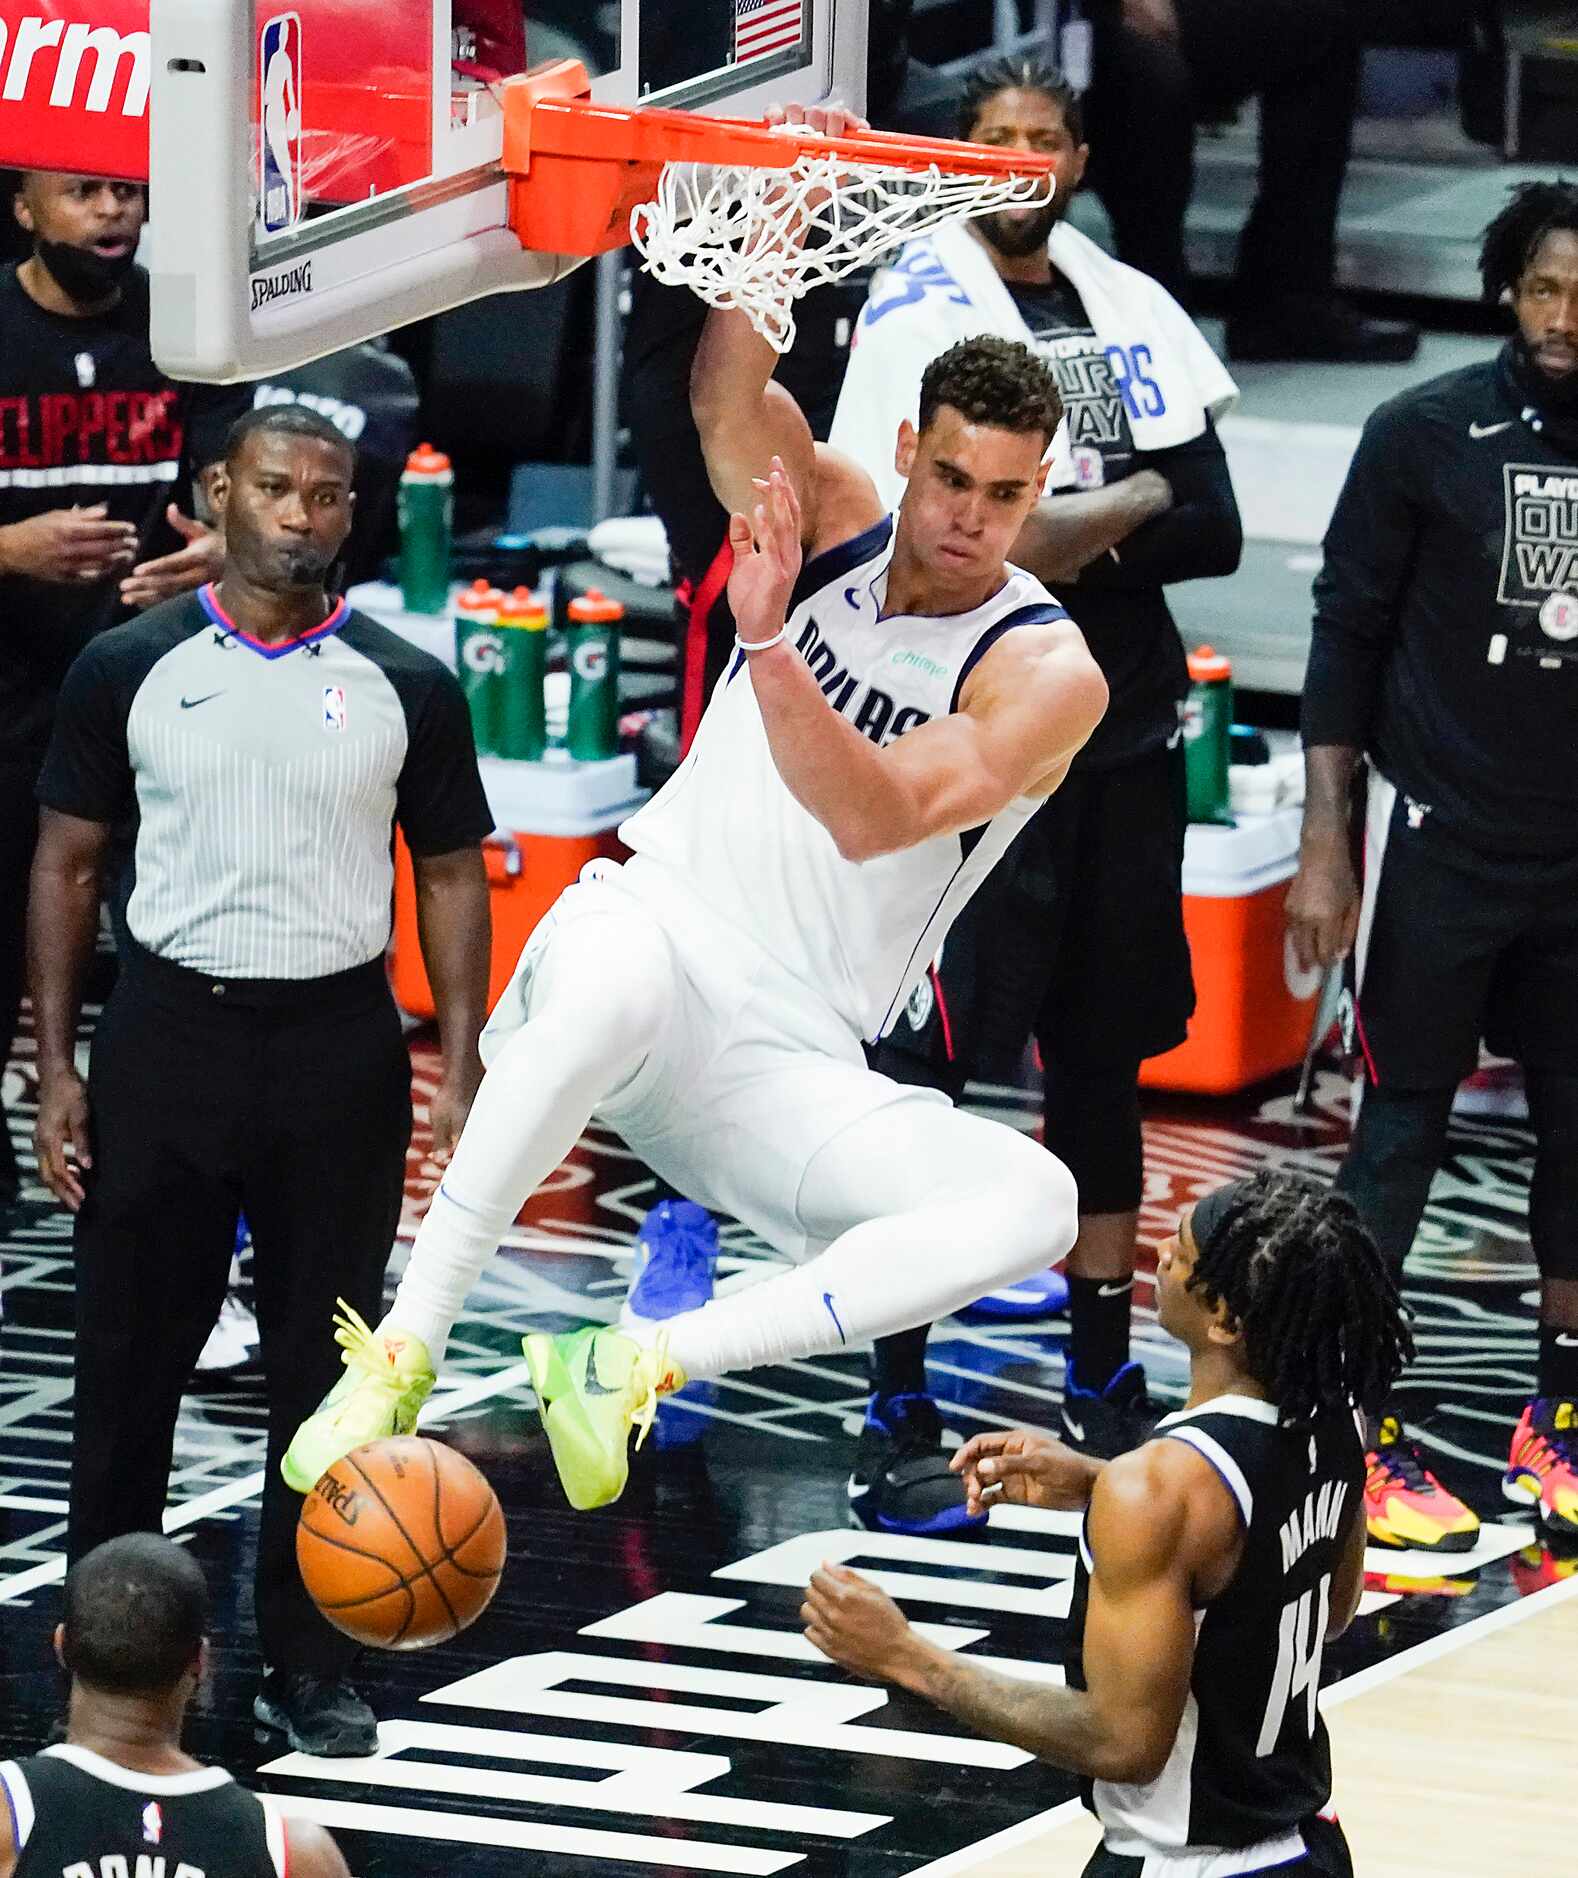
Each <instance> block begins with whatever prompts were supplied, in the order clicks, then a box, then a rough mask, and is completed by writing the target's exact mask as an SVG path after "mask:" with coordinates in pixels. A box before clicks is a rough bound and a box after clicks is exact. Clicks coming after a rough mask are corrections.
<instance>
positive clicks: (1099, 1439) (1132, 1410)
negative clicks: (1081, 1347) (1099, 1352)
mask: <svg viewBox="0 0 1578 1878" xmlns="http://www.w3.org/2000/svg"><path fill="white" fill-rule="evenodd" d="M1160 1418H1161V1410H1160V1409H1159V1408H1157V1406H1156V1405H1155V1403H1154V1402H1152V1401H1151V1399H1150V1397H1149V1396H1148V1395H1147V1394H1146V1393H1145V1371H1144V1370H1143V1369H1142V1368H1141V1367H1140V1365H1139V1364H1138V1363H1125V1364H1123V1365H1122V1367H1121V1368H1119V1369H1116V1370H1114V1372H1113V1373H1112V1375H1111V1376H1110V1377H1109V1378H1108V1380H1107V1386H1106V1387H1105V1388H1104V1389H1082V1388H1080V1386H1079V1384H1078V1383H1077V1382H1076V1381H1075V1380H1074V1365H1073V1364H1072V1363H1070V1364H1069V1366H1068V1369H1067V1372H1066V1374H1065V1376H1064V1379H1063V1417H1062V1420H1063V1428H1062V1433H1063V1439H1064V1440H1065V1441H1066V1442H1067V1443H1068V1445H1069V1446H1070V1447H1071V1448H1078V1449H1079V1451H1080V1453H1081V1454H1089V1455H1091V1456H1093V1457H1094V1458H1095V1459H1097V1460H1101V1461H1111V1460H1116V1458H1117V1457H1118V1456H1119V1455H1120V1454H1127V1453H1128V1452H1129V1450H1130V1449H1131V1448H1137V1447H1139V1446H1141V1445H1142V1444H1143V1443H1144V1442H1147V1441H1149V1440H1150V1438H1151V1436H1152V1434H1153V1433H1154V1432H1155V1429H1156V1424H1157V1422H1158V1421H1159V1420H1160Z"/></svg>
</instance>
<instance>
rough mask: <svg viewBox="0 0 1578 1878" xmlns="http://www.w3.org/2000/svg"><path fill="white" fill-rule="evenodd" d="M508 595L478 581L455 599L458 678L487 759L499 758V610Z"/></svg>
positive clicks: (501, 668)
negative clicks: (489, 757)
mask: <svg viewBox="0 0 1578 1878" xmlns="http://www.w3.org/2000/svg"><path fill="white" fill-rule="evenodd" d="M503 599H504V596H503V594H502V593H500V592H499V590H498V588H497V587H494V586H492V585H490V584H489V582H487V581H485V580H474V581H473V582H472V583H471V585H470V586H469V587H467V588H465V589H464V590H463V591H462V592H460V593H458V594H456V596H455V676H456V677H457V678H458V679H459V680H460V688H461V690H462V691H463V692H465V694H466V706H467V708H468V709H469V710H470V712H471V734H472V736H473V737H474V738H475V739H476V743H477V750H478V752H479V753H480V754H481V755H483V756H498V755H499V754H500V751H499V736H500V719H501V716H502V708H501V706H502V698H501V692H502V681H503V675H504V647H503V644H502V643H501V635H500V632H499V624H498V621H499V607H500V605H501V603H502V602H503Z"/></svg>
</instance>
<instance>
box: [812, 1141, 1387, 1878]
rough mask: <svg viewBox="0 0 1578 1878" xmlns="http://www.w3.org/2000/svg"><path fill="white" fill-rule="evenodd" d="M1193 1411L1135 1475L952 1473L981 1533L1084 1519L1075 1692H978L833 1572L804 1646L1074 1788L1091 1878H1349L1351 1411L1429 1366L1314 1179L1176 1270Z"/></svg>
mask: <svg viewBox="0 0 1578 1878" xmlns="http://www.w3.org/2000/svg"><path fill="white" fill-rule="evenodd" d="M1156 1300H1157V1316H1158V1319H1159V1321H1160V1323H1161V1325H1162V1327H1163V1329H1165V1330H1167V1331H1169V1332H1170V1333H1171V1334H1172V1335H1173V1336H1175V1337H1177V1338H1179V1339H1180V1341H1181V1342H1183V1343H1184V1344H1185V1345H1186V1347H1187V1348H1188V1351H1189V1383H1190V1387H1189V1399H1188V1402H1187V1403H1186V1404H1185V1406H1184V1408H1183V1409H1181V1410H1180V1411H1179V1412H1178V1413H1177V1414H1175V1415H1169V1416H1166V1417H1164V1418H1163V1420H1162V1421H1161V1422H1160V1423H1159V1424H1158V1426H1157V1430H1156V1434H1155V1436H1154V1438H1153V1439H1152V1440H1150V1441H1148V1442H1147V1443H1146V1444H1145V1445H1144V1446H1143V1447H1141V1448H1138V1449H1136V1450H1134V1452H1132V1453H1130V1454H1126V1455H1123V1456H1121V1457H1120V1458H1119V1459H1118V1460H1116V1461H1109V1462H1100V1461H1094V1460H1091V1459H1089V1458H1087V1457H1085V1456H1082V1455H1079V1454H1076V1453H1075V1452H1074V1451H1073V1450H1072V1449H1069V1448H1066V1447H1064V1446H1063V1444H1062V1443H1061V1442H1059V1441H1055V1440H1053V1438H1052V1437H1051V1436H1049V1435H1043V1434H1040V1433H1037V1432H1035V1431H1032V1430H1029V1429H1016V1430H1010V1431H1008V1432H1006V1433H993V1434H987V1435H977V1436H976V1437H975V1438H974V1439H973V1440H972V1441H970V1442H968V1443H967V1444H966V1445H965V1446H964V1447H963V1448H962V1449H961V1450H960V1451H959V1453H958V1454H957V1455H956V1456H955V1457H954V1460H953V1463H952V1465H953V1466H954V1468H955V1469H956V1471H958V1472H959V1473H961V1474H962V1475H963V1476H964V1481H965V1488H966V1494H967V1501H968V1505H969V1507H970V1510H971V1511H972V1512H976V1513H979V1512H981V1511H982V1510H984V1509H985V1507H987V1506H989V1505H990V1504H991V1501H992V1499H993V1498H994V1497H996V1496H997V1495H1001V1497H1002V1498H1003V1499H1004V1500H1008V1501H1012V1502H1014V1503H1016V1504H1019V1505H1028V1506H1041V1507H1062V1508H1078V1507H1084V1508H1085V1509H1086V1512H1085V1519H1084V1523H1083V1527H1082V1530H1081V1534H1080V1554H1079V1564H1078V1568H1077V1570H1076V1574H1075V1581H1074V1596H1073V1604H1072V1610H1071V1624H1072V1629H1073V1635H1074V1644H1073V1649H1072V1653H1071V1655H1070V1658H1069V1660H1068V1663H1067V1665H1066V1668H1067V1673H1068V1685H1067V1687H1066V1688H1063V1689H1049V1688H1045V1687H1043V1686H1041V1685H1039V1684H1035V1683H1025V1682H1020V1681H1016V1680H1014V1679H1013V1678H1010V1677H1007V1676H1001V1675H997V1674H995V1673H993V1672H992V1671H989V1670H985V1669H982V1668H980V1667H978V1666H977V1665H975V1664H973V1663H971V1662H969V1661H968V1660H967V1659H964V1658H961V1657H959V1656H957V1655H954V1654H951V1653H950V1652H947V1651H944V1650H940V1649H938V1648H937V1647H936V1646H935V1645H933V1644H931V1643H928V1642H925V1641H923V1640H922V1639H921V1638H920V1637H918V1636H916V1634H915V1633H914V1631H913V1630H912V1629H911V1628H910V1626H909V1624H908V1623H907V1622H906V1621H905V1619H904V1617H903V1615H902V1613H901V1612H900V1611H899V1609H898V1607H897V1606H896V1605H895V1604H894V1603H893V1601H892V1600H891V1599H890V1598H889V1597H888V1596H887V1595H886V1594H885V1593H884V1592H882V1591H879V1590H878V1589H877V1587H876V1586H875V1585H872V1584H870V1583H868V1582H867V1581H866V1580H865V1579H863V1578H861V1577H860V1575H859V1574H858V1573H856V1572H851V1571H847V1570H844V1569H841V1568H839V1567H836V1566H824V1567H823V1569H822V1570H821V1571H819V1572H818V1573H817V1574H816V1575H815V1577H814V1578H813V1579H812V1581H811V1586H810V1589H809V1591H808V1592H807V1594H806V1603H805V1606H804V1610H803V1612H802V1615H803V1617H804V1619H805V1623H806V1635H807V1637H808V1638H809V1639H810V1641H811V1642H812V1643H814V1644H815V1645H816V1646H817V1648H818V1649H820V1650H821V1651H822V1652H823V1653H824V1654H825V1655H827V1656H829V1657H831V1658H832V1659H833V1660H834V1661H835V1662H838V1663H841V1664H843V1665H844V1666H845V1667H846V1668H849V1669H852V1670H854V1671H855V1672H856V1674H858V1675H860V1676H863V1677H865V1678H867V1679H868V1680H871V1681H880V1682H893V1683H897V1684H898V1685H899V1686H900V1687H901V1688H906V1689H910V1690H912V1691H914V1692H915V1693H916V1694H918V1695H923V1696H925V1697H927V1698H928V1699H929V1700H930V1701H933V1702H935V1703H936V1704H937V1705H938V1706H939V1707H940V1708H943V1709H945V1710H947V1712H948V1713H949V1714H950V1715H953V1716H956V1717H957V1718H958V1719H959V1720H961V1721H964V1722H967V1723H969V1724H970V1726H972V1727H973V1728H975V1729H977V1730H978V1731H979V1732H980V1733H982V1734H985V1735H990V1736H994V1737H996V1738H997V1739H999V1740H1003V1741H1008V1742H1011V1743H1013V1745H1014V1746H1016V1747H1020V1748H1023V1749H1025V1750H1026V1751H1027V1752H1029V1753H1031V1754H1034V1755H1036V1756H1038V1757H1039V1758H1040V1759H1042V1760H1046V1761H1050V1762H1052V1763H1053V1764H1054V1765H1056V1766H1059V1767H1064V1768H1067V1769H1068V1770H1069V1771H1070V1772H1071V1773H1075V1774H1079V1775H1081V1776H1082V1777H1083V1781H1084V1796H1085V1803H1086V1805H1087V1806H1089V1807H1090V1809H1091V1811H1092V1812H1094V1813H1095V1814H1096V1816H1097V1818H1099V1819H1100V1821H1101V1824H1102V1844H1101V1847H1100V1849H1099V1850H1098V1851H1097V1852H1096V1853H1095V1854H1094V1856H1093V1857H1092V1859H1091V1861H1090V1863H1089V1864H1088V1865H1087V1866H1086V1868H1085V1878H1255V1875H1256V1874H1260V1873H1275V1874H1277V1878H1351V1874H1352V1871H1353V1866H1352V1861H1351V1859H1350V1857H1349V1854H1348V1847H1347V1844H1346V1842H1345V1840H1344V1839H1343V1836H1342V1831H1341V1828H1340V1827H1339V1826H1338V1824H1337V1821H1336V1815H1335V1813H1334V1812H1333V1811H1332V1810H1331V1751H1330V1747H1329V1744H1328V1741H1327V1737H1326V1727H1325V1723H1324V1722H1323V1721H1322V1719H1321V1716H1320V1712H1319V1710H1318V1708H1317V1706H1316V1696H1317V1693H1318V1691H1319V1687H1320V1668H1321V1653H1322V1649H1323V1646H1324V1644H1325V1642H1326V1640H1327V1638H1328V1637H1335V1636H1338V1635H1340V1634H1341V1633H1342V1632H1343V1631H1344V1630H1345V1629H1346V1628H1347V1627H1348V1625H1349V1624H1350V1623H1351V1622H1352V1620H1353V1616H1354V1613H1355V1611H1356V1610H1357V1609H1358V1605H1359V1595H1360V1591H1361V1590H1362V1588H1363V1583H1364V1540H1365V1525H1364V1457H1363V1452H1362V1445H1361V1441H1360V1436H1359V1428H1358V1424H1357V1422H1356V1419H1355V1416H1356V1412H1357V1411H1359V1410H1361V1409H1363V1408H1364V1407H1365V1406H1366V1405H1367V1404H1369V1403H1373V1402H1375V1401H1377V1400H1380V1399H1381V1398H1382V1397H1383V1396H1384V1394H1385V1392H1386V1390H1387V1389H1388V1388H1390V1386H1391V1384H1392V1382H1393V1381H1394V1380H1395V1379H1396V1376H1397V1374H1398V1372H1399V1371H1400V1369H1401V1367H1402V1365H1403V1363H1404V1362H1405V1361H1406V1360H1407V1358H1408V1356H1409V1355H1411V1354H1412V1344H1411V1342H1410V1339H1409V1334H1408V1328H1407V1324H1406V1321H1405V1320H1404V1317H1403V1312H1402V1305H1401V1302H1400V1300H1399V1298H1398V1294H1397V1288H1396V1286H1395V1284H1394V1283H1393V1282H1392V1279H1391V1277H1390V1275H1389V1274H1388V1272H1387V1270H1386V1267H1385V1265H1384V1264H1383V1262H1382V1260H1381V1256H1380V1254H1379V1253H1378V1252H1377V1250H1376V1248H1375V1244H1374V1242H1373V1241H1372V1240H1371V1238H1370V1237H1369V1235H1368V1233H1366V1232H1365V1230H1364V1229H1363V1227H1362V1226H1361V1225H1360V1223H1359V1219H1358V1215H1357V1214H1356V1213H1355V1212H1354V1209H1353V1206H1352V1204H1351V1203H1350V1202H1349V1201H1348V1200H1346V1199H1344V1198H1342V1197H1341V1196H1340V1195H1336V1194H1333V1193H1331V1192H1329V1191H1328V1190H1327V1189H1326V1188H1324V1187H1322V1186H1320V1185H1319V1184H1318V1183H1316V1182H1314V1181H1311V1180H1308V1179H1306V1178H1304V1177H1302V1176H1299V1175H1293V1174H1281V1173H1269V1172H1268V1173H1260V1174H1256V1175H1255V1176H1253V1177H1252V1178H1251V1179H1248V1180H1243V1181H1234V1182H1231V1183H1230V1184H1229V1185H1227V1186H1225V1187H1219V1188H1217V1189H1216V1190H1215V1192H1213V1193H1209V1194H1207V1195H1206V1196H1205V1198H1204V1199H1202V1200H1200V1201H1199V1202H1198V1203H1197V1204H1196V1205H1195V1206H1194V1207H1193V1208H1192V1209H1191V1210H1190V1211H1189V1212H1188V1213H1187V1214H1185V1215H1184V1217H1183V1219H1182V1220H1180V1222H1179V1228H1178V1233H1177V1235H1176V1237H1174V1238H1173V1239H1170V1240H1169V1241H1168V1242H1167V1243H1166V1244H1165V1245H1164V1246H1162V1248H1161V1249H1160V1251H1159V1253H1158V1255H1157V1273H1156Z"/></svg>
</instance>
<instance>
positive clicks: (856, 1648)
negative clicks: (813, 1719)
mask: <svg viewBox="0 0 1578 1878" xmlns="http://www.w3.org/2000/svg"><path fill="white" fill-rule="evenodd" d="M800 1621H801V1622H802V1623H803V1624H804V1625H805V1635H806V1641H807V1642H808V1643H811V1644H814V1645H815V1646H816V1648H817V1649H819V1650H820V1651H821V1652H822V1654H823V1655H824V1656H825V1657H827V1658H829V1659H830V1660H831V1661H832V1662H835V1663H837V1664H838V1665H839V1666H840V1667H841V1668H843V1669H847V1670H850V1671H851V1672H852V1673H853V1674H854V1675H856V1676H861V1677H864V1679H865V1680H866V1681H867V1682H896V1681H897V1680H898V1677H899V1671H900V1668H901V1666H902V1664H903V1662H904V1658H905V1653H906V1652H907V1651H908V1650H909V1649H910V1648H911V1647H912V1646H913V1645H914V1642H915V1633H914V1632H913V1631H912V1630H911V1629H910V1625H909V1619H908V1618H907V1617H906V1616H905V1615H904V1613H903V1612H902V1611H901V1610H900V1609H899V1607H898V1606H897V1605H896V1604H895V1603H894V1602H893V1600H892V1598H890V1597H889V1596H888V1594H887V1592H885V1591H883V1590H880V1589H879V1588H878V1587H877V1586H876V1585H874V1584H873V1583H872V1582H871V1580H870V1579H869V1578H862V1577H861V1575H860V1573H859V1572H852V1571H851V1570H850V1569H849V1567H848V1566H847V1565H824V1566H823V1567H822V1568H821V1570H820V1571H815V1572H813V1573H812V1574H811V1582H810V1584H809V1585H807V1587H806V1593H805V1602H804V1603H803V1604H802V1605H801V1606H800Z"/></svg>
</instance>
